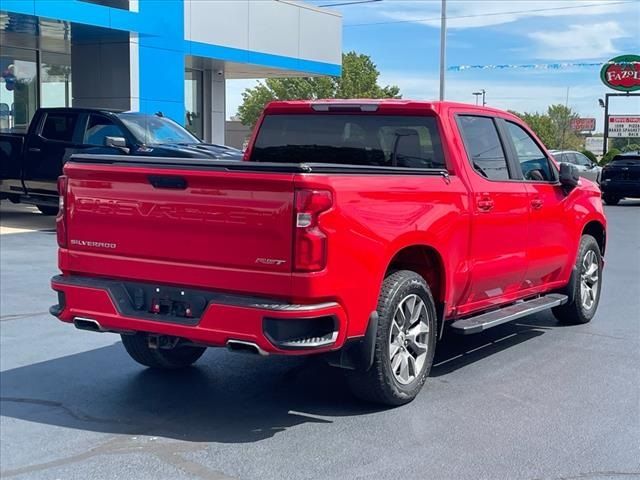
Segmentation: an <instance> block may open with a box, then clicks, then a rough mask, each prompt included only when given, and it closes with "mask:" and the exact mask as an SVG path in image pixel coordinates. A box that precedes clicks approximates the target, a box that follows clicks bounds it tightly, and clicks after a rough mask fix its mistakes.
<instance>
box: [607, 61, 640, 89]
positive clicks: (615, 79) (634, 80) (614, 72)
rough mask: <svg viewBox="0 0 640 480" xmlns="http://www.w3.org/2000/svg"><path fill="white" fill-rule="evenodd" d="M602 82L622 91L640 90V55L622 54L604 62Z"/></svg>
mask: <svg viewBox="0 0 640 480" xmlns="http://www.w3.org/2000/svg"><path fill="white" fill-rule="evenodd" d="M600 78H601V79H602V83H604V84H605V85H606V86H607V87H609V88H613V89H614V90H619V91H621V92H634V91H636V90H640V56H638V55H621V56H619V57H616V58H612V59H611V60H609V61H608V62H607V63H605V64H604V66H603V67H602V70H601V71H600Z"/></svg>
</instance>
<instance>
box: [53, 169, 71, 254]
mask: <svg viewBox="0 0 640 480" xmlns="http://www.w3.org/2000/svg"><path fill="white" fill-rule="evenodd" d="M68 183H69V179H68V178H67V176H66V175H60V176H59V177H58V199H59V200H58V216H57V217H56V236H57V238H58V245H59V246H60V247H62V248H65V247H66V246H67V212H66V204H67V185H68Z"/></svg>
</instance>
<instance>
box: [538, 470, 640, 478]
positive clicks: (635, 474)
mask: <svg viewBox="0 0 640 480" xmlns="http://www.w3.org/2000/svg"><path fill="white" fill-rule="evenodd" d="M603 476H608V477H635V478H640V472H616V471H601V472H582V473H576V474H570V475H561V476H558V477H537V478H534V479H533V480H583V479H586V480H588V479H590V478H598V477H603Z"/></svg>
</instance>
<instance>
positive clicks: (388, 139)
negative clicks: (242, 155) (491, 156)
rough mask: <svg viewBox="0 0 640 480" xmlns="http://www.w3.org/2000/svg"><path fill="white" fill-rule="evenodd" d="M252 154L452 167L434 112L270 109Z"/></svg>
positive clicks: (265, 158) (264, 158)
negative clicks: (275, 111)
mask: <svg viewBox="0 0 640 480" xmlns="http://www.w3.org/2000/svg"><path fill="white" fill-rule="evenodd" d="M251 160H252V161H254V162H284V163H304V162H308V163H334V164H346V165H349V164H350V165H370V166H383V167H401V168H402V167H404V168H425V169H428V168H437V169H443V168H446V167H445V161H444V155H443V152H442V145H441V142H440V134H439V132H438V126H437V122H436V119H435V117H428V116H396V115H372V114H369V115H367V114H299V115H295V114H294V115H268V116H266V117H265V119H264V121H263V122H262V125H261V126H260V130H259V132H258V137H257V138H256V142H255V145H254V148H253V151H252V154H251Z"/></svg>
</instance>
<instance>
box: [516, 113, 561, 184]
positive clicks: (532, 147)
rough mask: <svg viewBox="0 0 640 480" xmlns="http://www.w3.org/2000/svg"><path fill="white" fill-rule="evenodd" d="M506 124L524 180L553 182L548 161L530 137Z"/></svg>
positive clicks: (551, 170)
mask: <svg viewBox="0 0 640 480" xmlns="http://www.w3.org/2000/svg"><path fill="white" fill-rule="evenodd" d="M506 124H507V131H508V132H509V136H510V137H511V140H512V141H513V146H514V147H515V154H516V157H517V160H518V162H519V163H520V168H521V169H522V175H523V176H524V179H525V180H532V181H541V182H550V181H555V173H554V170H553V169H552V168H551V165H550V164H549V159H548V158H547V156H546V155H545V154H544V152H543V151H542V150H541V149H540V147H539V146H538V144H537V143H536V142H535V140H533V138H532V137H531V135H529V133H528V132H527V131H526V130H525V129H524V128H522V127H521V126H520V125H517V124H515V123H513V122H506Z"/></svg>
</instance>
